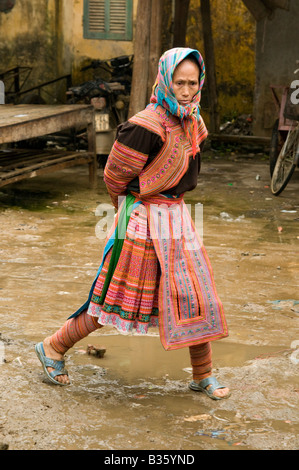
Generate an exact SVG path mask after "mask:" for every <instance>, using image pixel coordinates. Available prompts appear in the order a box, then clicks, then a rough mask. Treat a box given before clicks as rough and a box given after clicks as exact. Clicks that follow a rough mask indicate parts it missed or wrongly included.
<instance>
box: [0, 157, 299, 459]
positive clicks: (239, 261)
mask: <svg viewBox="0 0 299 470" xmlns="http://www.w3.org/2000/svg"><path fill="white" fill-rule="evenodd" d="M87 179H88V178H87V170H86V168H84V167H79V168H75V169H69V170H65V171H63V172H59V173H55V174H53V175H50V176H47V177H40V178H35V179H32V180H28V181H24V182H21V183H18V184H15V185H12V186H7V187H5V188H2V189H1V191H0V204H1V209H0V261H1V274H0V306H1V308H0V332H1V337H0V340H1V341H0V360H1V364H0V444H1V445H2V447H3V445H4V448H5V445H6V447H7V446H8V448H9V449H10V450H19V449H25V450H31V449H36V450H48V449H50V450H54V449H59V450H62V449H99V450H124V449H127V450H138V449H139V450H140V449H146V450H155V449H156V450H157V449H161V450H163V449H164V450H170V449H172V450H190V451H192V450H193V451H195V450H201V449H217V450H218V449H225V450H234V449H235V450H248V449H249V450H257V449H264V450H270V449H276V450H278V449H279V450H280V449H285V450H294V449H298V448H299V437H298V431H299V422H298V421H299V379H298V367H299V329H298V318H299V297H298V259H299V258H298V251H299V250H298V245H299V226H298V221H299V200H298V183H299V172H298V171H296V172H295V175H294V176H293V178H292V180H291V182H290V184H289V185H288V187H287V188H286V190H285V191H284V192H283V193H282V194H281V196H279V197H277V198H275V197H274V196H272V195H271V193H270V190H269V187H268V185H269V170H268V162H267V161H266V160H265V159H263V158H262V156H257V155H255V156H252V157H250V156H248V157H247V158H245V157H243V158H242V157H239V156H238V154H236V155H230V156H229V157H220V156H219V155H217V154H214V153H211V152H206V153H205V154H204V159H203V164H202V171H201V174H200V178H199V184H198V188H197V189H196V190H195V191H193V192H192V193H190V194H186V198H185V200H186V202H187V203H190V204H191V205H193V204H194V203H197V202H200V203H202V204H203V221H204V225H203V238H204V244H205V246H206V248H207V251H208V254H209V256H210V259H211V263H212V266H213V270H214V275H215V281H216V285H217V289H218V294H219V296H220V298H221V299H222V302H223V304H224V308H225V312H226V316H227V320H228V326H229V332H230V336H229V337H228V338H227V339H225V340H222V341H219V342H215V343H214V344H213V352H214V369H215V375H216V376H217V377H218V379H219V381H220V382H222V383H224V384H225V385H227V386H229V387H230V388H231V389H232V396H231V397H230V398H229V399H227V400H222V401H220V402H214V401H212V400H210V399H209V398H207V397H206V396H204V395H202V394H198V393H196V392H191V391H190V390H189V389H188V382H189V380H190V378H191V374H190V364H189V357H188V351H187V350H180V351H172V352H166V351H164V350H163V348H162V346H161V344H160V340H159V337H158V336H157V334H156V333H155V332H153V333H152V335H150V336H146V337H139V336H138V337H133V336H122V335H119V334H117V333H116V331H115V330H113V329H109V328H103V329H102V330H99V331H97V332H95V333H93V334H92V335H91V336H90V337H89V338H87V339H86V340H84V341H81V342H80V343H78V344H77V345H76V347H74V348H73V349H71V350H70V351H69V353H68V355H67V368H68V369H69V372H70V377H71V380H72V385H71V386H70V387H55V386H53V385H49V384H48V383H47V382H46V380H44V378H43V373H42V369H41V367H40V364H39V362H38V359H37V358H36V356H35V353H34V344H35V343H36V342H38V341H40V340H41V339H43V338H44V337H45V336H47V335H49V334H50V333H52V332H54V331H55V330H56V329H57V328H58V327H60V326H61V324H62V323H63V322H64V320H65V319H66V318H67V317H68V316H69V315H70V314H71V313H72V312H73V311H75V310H76V309H77V308H78V306H80V305H81V304H82V303H83V301H85V299H86V295H87V294H88V292H89V288H90V285H91V283H92V281H93V278H94V276H95V273H96V271H97V268H98V265H99V263H100V261H101V253H102V248H103V240H100V239H99V238H98V237H96V235H95V227H96V224H97V222H98V221H99V216H97V215H96V213H97V212H96V208H97V207H98V206H99V204H103V203H109V202H110V201H109V198H108V196H107V193H106V190H105V187H104V185H103V183H102V182H100V185H99V188H98V189H97V191H92V190H90V189H88V187H87ZM100 180H101V178H100ZM87 344H94V345H97V346H102V345H103V346H104V347H105V348H106V354H105V356H104V357H103V358H96V357H94V356H91V355H87V354H86V352H85V350H86V347H87Z"/></svg>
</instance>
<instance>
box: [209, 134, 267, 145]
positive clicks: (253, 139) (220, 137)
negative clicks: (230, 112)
mask: <svg viewBox="0 0 299 470" xmlns="http://www.w3.org/2000/svg"><path fill="white" fill-rule="evenodd" d="M208 138H209V139H210V140H214V141H215V140H216V141H221V142H235V143H239V144H245V143H248V144H261V145H269V144H270V140H271V139H270V137H260V136H256V135H233V134H213V133H211V134H209V137H208Z"/></svg>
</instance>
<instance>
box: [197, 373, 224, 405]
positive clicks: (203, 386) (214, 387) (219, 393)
mask: <svg viewBox="0 0 299 470" xmlns="http://www.w3.org/2000/svg"><path fill="white" fill-rule="evenodd" d="M189 388H190V389H191V390H195V391H196V392H204V393H206V394H207V395H208V397H210V398H212V399H213V400H222V399H223V398H228V397H229V396H230V390H229V388H227V387H223V386H222V385H220V383H219V382H218V380H217V379H216V378H215V377H213V376H210V377H207V378H205V379H203V380H201V381H200V382H196V381H195V380H193V381H192V382H191V383H190V384H189Z"/></svg>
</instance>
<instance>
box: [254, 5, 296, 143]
mask: <svg viewBox="0 0 299 470" xmlns="http://www.w3.org/2000/svg"><path fill="white" fill-rule="evenodd" d="M298 25H299V2H298V1H297V0H290V11H286V10H281V9H276V10H275V12H274V14H273V15H272V17H270V18H265V19H262V20H261V21H259V22H258V23H257V42H256V87H255V99H254V133H255V134H256V135H262V136H270V135H271V130H272V127H273V124H274V122H275V119H276V117H277V111H276V108H275V105H274V101H273V98H272V94H271V90H270V85H282V86H285V85H290V83H291V82H292V81H293V80H294V79H295V78H296V79H298V74H297V75H294V70H295V68H298V65H297V67H296V60H299V50H298V44H299V26H298Z"/></svg>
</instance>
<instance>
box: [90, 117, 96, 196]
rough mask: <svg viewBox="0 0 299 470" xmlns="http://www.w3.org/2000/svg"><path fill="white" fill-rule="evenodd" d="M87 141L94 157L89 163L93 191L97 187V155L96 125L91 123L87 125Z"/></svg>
mask: <svg viewBox="0 0 299 470" xmlns="http://www.w3.org/2000/svg"><path fill="white" fill-rule="evenodd" d="M87 140H88V152H89V153H90V154H91V156H92V161H91V162H89V164H88V168H89V186H90V187H91V188H92V189H95V188H96V187H97V169H98V162H97V153H96V133H95V123H94V121H93V122H89V123H88V125H87Z"/></svg>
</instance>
